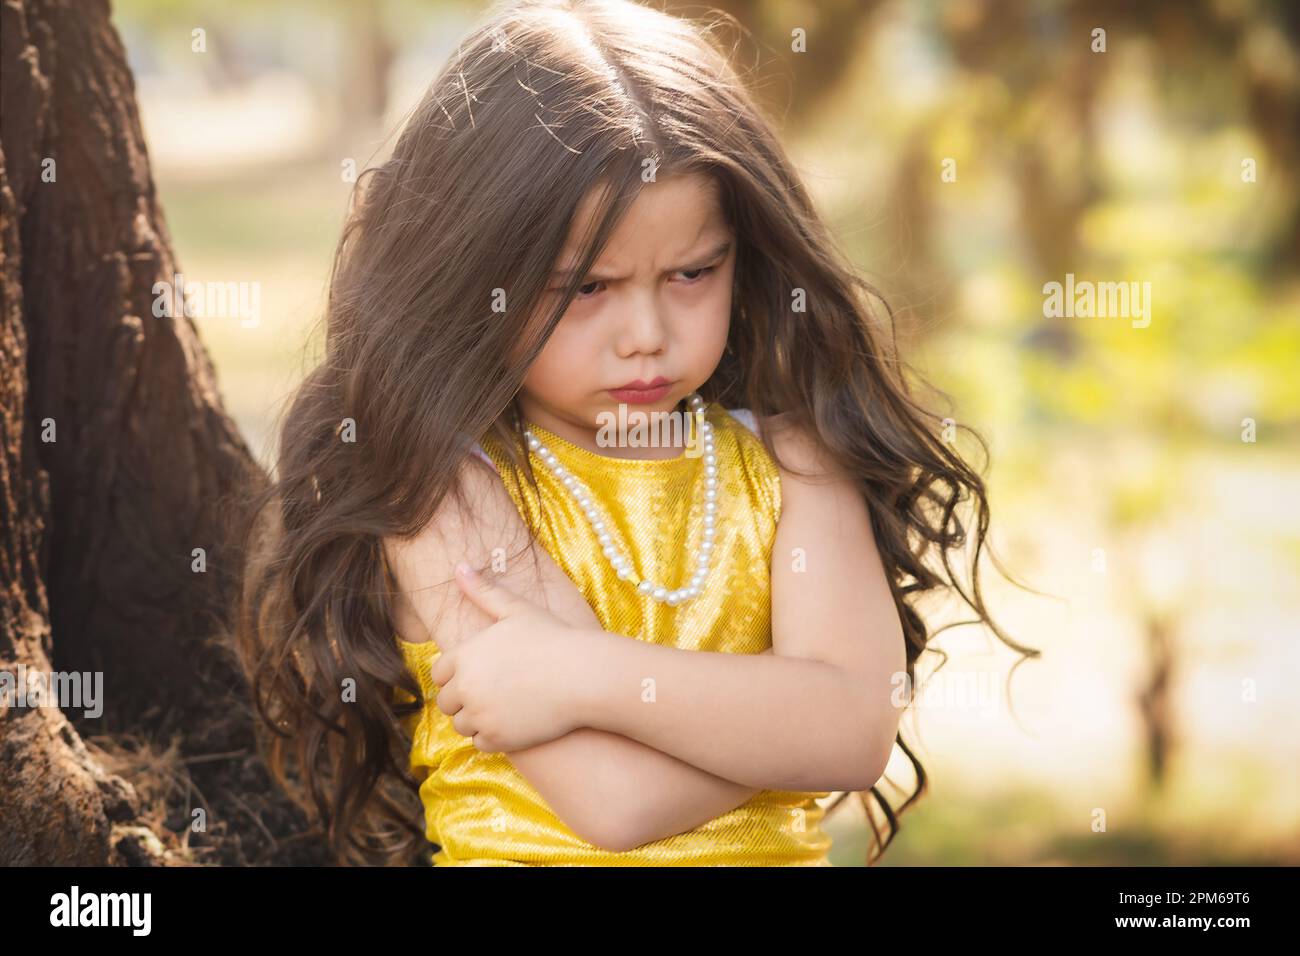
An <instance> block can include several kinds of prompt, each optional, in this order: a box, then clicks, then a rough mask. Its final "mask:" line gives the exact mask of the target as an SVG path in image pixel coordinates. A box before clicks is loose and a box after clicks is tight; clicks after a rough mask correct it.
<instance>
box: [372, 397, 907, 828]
mask: <svg viewBox="0 0 1300 956" xmlns="http://www.w3.org/2000/svg"><path fill="white" fill-rule="evenodd" d="M765 427H771V428H773V443H774V445H775V446H776V448H777V451H778V455H779V457H780V459H781V461H782V463H783V464H786V465H790V464H792V465H794V467H795V468H796V469H797V470H798V471H799V472H801V473H809V475H810V477H805V476H804V475H803V474H795V473H793V472H790V471H787V470H785V468H782V475H781V477H782V499H783V502H782V515H781V520H780V522H779V526H778V529H777V535H776V541H775V543H774V546H773V563H772V633H773V641H772V643H773V647H772V653H764V654H761V655H739V654H720V653H710V652H699V651H685V650H678V649H675V648H670V647H664V646H661V645H653V644H648V643H646V642H642V641H633V640H628V639H627V638H625V637H623V636H621V635H611V634H605V633H604V632H603V631H600V627H599V623H598V622H597V621H596V619H595V615H594V614H593V613H592V611H591V609H590V607H588V606H587V604H586V601H585V600H584V599H583V597H582V595H581V593H580V592H579V591H578V590H577V588H576V587H575V586H574V585H573V583H572V581H570V580H569V578H568V577H567V576H566V575H565V574H564V572H563V571H562V570H561V569H560V568H559V567H558V566H556V565H555V563H554V562H553V561H552V560H551V559H550V558H549V556H548V555H546V554H545V553H544V552H541V549H535V550H536V552H538V553H537V559H538V560H537V563H536V565H535V566H533V565H532V564H531V562H523V563H520V562H512V566H511V568H510V570H509V571H508V572H507V573H506V574H505V575H504V576H503V578H502V583H503V584H505V585H506V586H507V587H508V588H510V589H511V590H513V591H515V592H516V593H519V594H520V595H522V596H525V597H528V598H530V599H532V600H535V601H537V603H539V604H542V605H544V606H546V607H547V608H548V609H549V610H550V611H551V613H553V614H554V615H555V616H557V617H559V618H560V619H561V620H563V621H565V622H566V623H568V624H570V625H572V626H574V627H577V628H581V629H583V630H584V631H588V632H590V633H591V634H592V635H593V640H592V641H591V642H590V646H589V648H587V649H588V650H590V651H591V654H590V656H589V657H588V658H587V659H586V660H585V661H584V665H585V666H586V665H589V667H590V670H589V671H588V673H590V674H591V675H592V679H591V680H587V681H580V682H578V686H577V687H575V689H574V706H575V708H577V709H578V710H579V712H580V714H581V715H582V722H583V724H584V726H581V727H580V728H579V729H578V730H575V731H572V732H570V733H568V734H566V735H564V736H562V737H559V738H556V739H555V740H551V741H547V742H546V743H544V744H539V745H537V746H534V747H530V748H528V749H526V750H519V751H513V752H511V753H509V754H508V756H509V758H510V759H511V761H512V762H513V763H514V764H515V766H516V768H517V769H518V770H519V772H520V773H521V774H522V775H523V776H524V777H525V778H526V779H527V780H528V781H529V782H530V783H531V784H532V785H533V786H534V788H536V789H537V791H538V792H539V793H540V794H541V795H542V796H543V798H544V799H546V801H547V803H548V804H549V805H550V806H551V808H552V809H553V810H554V811H555V813H556V814H557V815H558V816H559V817H560V818H561V819H562V820H564V821H565V823H566V824H567V825H568V826H569V827H570V828H571V829H573V830H574V832H576V833H578V834H579V835H580V836H582V837H583V838H584V839H587V840H588V841H590V842H592V843H595V844H597V845H599V846H603V847H606V848H607V849H611V850H625V849H630V848H632V847H634V846H639V845H641V844H643V843H646V842H649V841H651V840H655V839H660V838H662V837H666V836H670V835H673V834H676V833H681V832H684V831H686V830H689V829H691V828H693V827H695V826H698V825H699V824H701V823H704V822H706V821H708V820H711V819H713V818H714V817H716V816H719V815H720V814H722V813H725V812H726V811H728V810H731V809H733V808H735V807H737V806H740V805H741V804H743V803H744V802H746V801H747V800H748V799H749V798H750V797H751V796H753V795H754V793H756V792H757V791H758V790H760V789H789V790H800V791H817V790H841V789H865V788H867V787H870V786H871V785H872V784H874V783H875V781H876V780H877V779H878V778H879V776H880V774H881V773H882V772H883V769H884V764H885V762H886V760H887V759H888V755H889V751H890V748H891V747H892V743H893V739H894V734H895V732H896V729H897V712H896V711H895V710H894V709H893V708H892V706H891V704H890V679H891V677H892V675H893V674H894V673H896V672H898V671H900V670H902V668H903V666H904V648H903V640H902V632H901V628H900V626H899V622H898V618H897V614H896V612H895V610H894V605H893V601H892V598H891V596H890V593H889V588H888V585H887V583H886V581H885V576H884V572H883V569H882V567H881V563H880V558H879V556H878V554H877V552H876V549H875V545H874V541H873V538H872V535H871V529H870V524H869V521H868V519H867V515H866V509H865V506H864V505H863V503H862V501H861V499H860V497H859V496H858V494H857V492H856V490H855V489H854V488H853V487H852V486H851V484H849V483H848V482H845V481H842V480H839V479H837V478H836V477H835V476H833V475H832V474H831V473H830V472H829V471H828V470H827V469H825V468H823V467H822V466H821V465H820V463H819V462H818V461H817V460H816V456H815V452H814V451H813V447H812V445H811V443H809V442H807V441H805V440H804V439H803V438H802V437H801V436H800V435H798V434H797V433H795V432H794V431H793V430H792V429H783V428H781V427H780V425H779V423H777V422H774V421H772V420H768V422H767V423H765ZM485 467H486V466H482V465H480V464H479V463H478V462H475V461H473V460H471V461H470V462H468V463H467V465H466V469H467V470H466V473H465V480H466V481H468V482H469V483H470V487H469V488H468V489H467V490H468V491H469V499H470V500H472V501H474V502H476V505H475V508H476V511H475V513H474V514H473V515H468V516H465V515H459V514H457V513H455V512H454V511H451V510H446V509H445V513H440V515H439V516H437V517H435V520H434V522H432V523H431V525H430V527H429V528H428V529H426V531H425V532H423V533H422V534H421V535H419V536H417V538H415V539H412V541H410V542H394V541H390V542H386V543H385V544H386V550H387V553H388V555H389V560H390V566H391V567H392V569H393V571H394V574H395V576H396V578H397V581H398V584H399V587H400V588H401V590H402V591H403V592H404V600H402V601H400V602H399V609H398V625H399V630H400V631H401V632H402V634H403V637H405V638H406V639H407V640H420V639H423V638H424V637H427V636H432V637H433V638H434V639H435V640H437V642H438V645H439V647H441V648H448V647H451V646H454V644H455V642H456V641H458V640H460V639H462V638H464V637H467V636H469V635H471V634H473V633H476V632H477V631H479V630H481V629H483V628H484V627H486V626H488V624H490V623H491V619H490V618H488V617H487V615H485V614H484V612H482V611H480V610H478V609H477V608H476V607H474V605H473V604H472V603H471V602H469V601H468V600H466V599H464V598H463V597H462V596H461V595H460V594H459V592H458V589H457V587H456V585H455V583H454V581H453V580H452V567H453V565H454V563H455V561H457V560H461V559H463V558H464V559H468V560H469V561H471V562H472V563H474V564H476V565H477V566H483V565H486V564H487V563H488V561H489V558H490V554H491V551H492V550H493V548H494V547H497V546H501V545H504V544H509V543H511V542H516V543H517V542H518V541H519V540H520V535H521V533H522V534H523V535H524V536H525V539H526V531H524V530H523V524H522V522H521V521H520V519H519V517H518V514H517V513H516V512H515V509H514V506H513V504H512V502H511V501H510V500H509V498H508V497H507V496H506V494H505V491H504V489H503V488H502V487H501V485H500V482H499V480H497V479H496V476H495V475H492V474H491V473H490V472H487V471H485ZM452 542H455V544H454V545H453V544H451V543H452ZM795 549H802V561H803V562H804V564H803V565H802V567H803V569H801V570H796V562H795V561H794V560H793V558H794V555H795V553H796V551H795ZM430 580H433V581H443V582H447V583H446V584H444V585H439V586H437V587H427V586H423V587H416V588H412V587H410V586H409V585H411V584H413V583H416V582H426V581H430ZM426 622H432V626H430V624H428V623H426ZM647 678H649V679H652V680H653V681H654V687H655V695H654V703H647V702H646V700H645V695H644V694H643V688H644V686H645V685H644V684H643V681H644V680H646V679H647Z"/></svg>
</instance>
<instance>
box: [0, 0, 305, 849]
mask: <svg viewBox="0 0 1300 956" xmlns="http://www.w3.org/2000/svg"><path fill="white" fill-rule="evenodd" d="M0 17H3V21H2V26H3V30H2V36H3V39H2V46H0V79H2V81H3V104H2V110H0V260H2V261H0V290H2V294H3V298H2V300H0V302H2V306H0V332H2V334H3V342H4V355H3V363H2V365H0V370H2V373H3V378H2V379H0V411H2V413H3V414H2V418H0V420H2V422H3V434H2V435H0V445H2V446H3V447H2V448H0V454H2V455H3V459H2V463H3V468H2V469H0V500H2V501H3V518H4V521H3V531H2V534H3V550H2V552H0V561H3V570H4V575H3V583H4V594H3V597H2V598H0V624H3V628H2V635H0V680H2V679H3V676H4V675H3V672H9V673H11V674H17V673H18V672H19V671H20V669H21V667H22V666H25V667H26V668H27V670H28V671H39V672H48V671H50V670H51V666H52V667H53V669H54V671H55V673H57V674H69V673H72V672H80V673H81V674H82V675H83V678H87V676H88V675H93V674H94V673H96V672H100V673H102V695H101V696H102V714H100V715H99V716H89V717H87V716H85V715H83V710H84V708H85V706H86V705H84V704H82V705H78V706H76V707H75V708H72V707H68V708H67V709H66V712H63V711H60V710H59V709H57V708H53V707H36V706H31V704H30V702H28V704H27V705H26V706H18V705H17V704H16V702H15V701H14V700H12V699H11V700H10V701H8V703H7V704H6V703H5V702H3V701H0V864H7V865H15V864H18V865H21V864H105V863H107V864H172V863H178V864H184V863H187V862H196V861H212V862H222V863H255V862H275V863H285V862H293V863H302V862H322V861H324V860H325V859H326V857H325V855H324V853H323V850H322V844H321V843H320V841H319V840H317V839H315V835H314V834H312V833H311V832H310V831H309V827H308V825H307V823H306V822H305V818H304V816H303V814H302V813H301V812H300V811H299V810H298V808H297V807H296V806H295V805H293V803H292V802H291V801H290V800H289V799H288V798H287V797H286V796H284V795H283V794H281V793H280V792H279V791H278V790H277V789H276V788H275V787H274V786H273V785H272V784H271V783H270V782H269V778H268V777H267V774H266V772H265V768H264V767H263V765H262V764H261V762H260V760H259V759H258V757H257V747H256V742H255V738H254V732H255V731H254V727H255V723H254V721H253V720H252V717H251V714H250V707H249V703H248V701H249V695H248V693H247V690H246V688H245V686H244V683H243V681H242V678H241V675H240V673H239V670H238V667H237V665H236V663H235V659H234V656H233V654H232V652H231V651H230V650H229V641H228V639H227V630H226V628H227V622H228V613H229V612H228V610H227V608H228V602H229V600H230V596H231V594H232V589H233V587H234V584H235V581H236V575H237V573H238V552H237V544H238V542H237V541H236V540H235V534H234V532H235V531H236V530H237V529H240V528H242V527H243V524H244V521H243V515H242V514H240V512H239V511H238V508H239V502H240V501H242V500H243V496H244V495H245V494H246V493H248V492H249V491H252V490H257V489H258V488H261V487H264V482H265V481H266V477H265V475H264V474H263V473H262V472H261V470H260V468H259V467H258V465H257V464H256V463H255V461H254V459H253V457H252V456H251V454H250V453H249V451H248V448H247V446H246V445H245V443H244V441H243V440H242V439H241V438H240V436H239V434H238V432H237V430H236V429H235V426H234V424H233V423H232V422H231V420H230V419H229V417H228V416H227V415H226V413H225V411H224V410H223V408H222V405H221V401H220V398H219V396H218V394H217V385H216V379H215V375H214V373H213V369H212V366H211V363H210V362H209V359H208V357H207V354H206V352H205V351H204V349H203V346H202V345H201V343H200V342H199V339H198V335H197V332H196V329H195V327H194V323H193V321H192V320H191V319H189V318H185V317H184V316H181V317H179V318H168V317H163V318H158V317H155V316H154V314H153V310H152V305H153V302H154V300H155V298H156V296H155V294H154V292H153V286H154V283H156V282H168V283H170V282H171V280H172V277H173V275H174V274H175V273H177V272H180V271H182V270H180V269H179V267H178V265H177V262H176V260H175V257H174V256H173V254H172V250H171V243H170V238H169V236H168V234H167V228H166V225H165V223H164V221H163V216H162V212H161V210H160V209H159V208H158V205H157V197H156V194H155V190H154V184H153V179H152V175H151V173H150V170H149V163H148V157H147V154H146V151H145V147H144V138H143V135H142V132H141V128H140V123H139V117H138V115H137V110H136V105H135V95H134V81H133V79H132V77H131V74H130V71H129V70H128V68H127V65H126V57H125V53H124V50H123V47H122V43H121V41H120V39H119V38H118V35H117V32H116V31H115V30H114V29H113V27H112V26H111V25H110V23H109V10H108V6H107V4H106V3H104V2H91V0H75V2H74V0H6V2H5V3H4V4H3V7H0ZM196 549H202V551H201V552H199V551H197V550H196ZM0 697H3V688H2V687H0ZM83 738H84V740H83ZM198 810H201V811H202V812H198ZM295 834H296V836H295ZM289 839H291V840H292V841H293V842H291V843H288V844H286V842H285V841H286V840H289Z"/></svg>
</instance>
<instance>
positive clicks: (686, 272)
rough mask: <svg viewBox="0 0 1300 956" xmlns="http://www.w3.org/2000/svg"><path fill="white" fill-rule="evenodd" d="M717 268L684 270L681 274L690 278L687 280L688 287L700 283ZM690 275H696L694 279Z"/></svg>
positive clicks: (706, 267) (707, 267)
mask: <svg viewBox="0 0 1300 956" xmlns="http://www.w3.org/2000/svg"><path fill="white" fill-rule="evenodd" d="M716 268H717V266H705V267H704V268H702V269H682V270H681V272H680V274H681V275H684V276H688V278H687V279H686V284H687V285H694V284H695V283H696V282H699V281H700V280H701V279H703V278H704V277H705V276H706V275H708V274H709V273H710V272H712V271H713V270H714V269H716ZM690 273H695V275H694V276H693V277H692V276H690Z"/></svg>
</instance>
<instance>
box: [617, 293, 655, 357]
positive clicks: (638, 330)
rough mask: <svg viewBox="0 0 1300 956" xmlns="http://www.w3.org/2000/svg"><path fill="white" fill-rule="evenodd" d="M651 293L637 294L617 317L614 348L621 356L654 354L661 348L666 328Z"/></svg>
mask: <svg viewBox="0 0 1300 956" xmlns="http://www.w3.org/2000/svg"><path fill="white" fill-rule="evenodd" d="M659 308H660V307H659V303H658V302H657V301H656V300H655V297H654V296H653V295H649V294H645V295H637V296H634V297H633V298H632V300H631V301H629V302H628V303H627V306H626V309H625V311H624V312H623V314H622V315H621V316H620V318H619V329H618V340H617V342H616V346H615V347H616V350H617V352H618V354H619V356H620V357H621V358H627V357H628V356H631V355H636V354H639V353H645V354H654V353H655V352H660V351H662V350H663V347H664V345H665V341H666V338H667V328H666V327H665V325H664V321H663V317H662V316H661V315H660V314H659Z"/></svg>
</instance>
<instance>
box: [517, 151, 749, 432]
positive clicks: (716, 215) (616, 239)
mask: <svg viewBox="0 0 1300 956" xmlns="http://www.w3.org/2000/svg"><path fill="white" fill-rule="evenodd" d="M591 205H592V197H591V196H588V197H587V198H586V199H585V200H584V201H583V203H582V204H581V205H580V206H579V207H578V210H577V215H576V216H575V222H574V225H573V228H572V229H571V230H570V236H569V242H568V244H567V245H566V247H565V250H564V252H563V253H562V254H561V255H560V259H559V262H558V263H557V264H556V270H557V271H556V272H555V273H553V274H552V277H551V280H550V283H549V285H548V287H547V293H546V298H545V300H544V301H543V302H542V303H541V305H540V308H541V309H547V308H553V307H554V303H555V298H556V297H557V296H558V295H559V294H560V293H561V292H562V291H563V288H564V282H565V279H566V278H567V277H566V276H565V275H563V274H562V273H563V272H564V270H566V269H569V268H571V267H572V266H574V265H576V264H577V262H576V258H577V257H576V252H575V248H574V247H575V245H576V243H575V241H574V237H575V236H580V235H581V234H582V231H583V230H584V229H585V228H586V227H587V226H588V225H589V218H588V217H589V216H590V215H591V208H590V207H591ZM735 263H736V250H735V237H734V234H733V233H732V231H731V229H730V228H729V227H728V226H727V224H726V221H725V218H724V216H723V213H722V208H721V206H720V205H719V203H718V197H717V184H716V183H715V181H714V180H713V179H712V178H711V177H709V176H706V175H703V174H689V175H676V176H669V177H665V178H664V179H662V180H659V181H657V182H652V183H647V184H646V185H645V186H644V187H642V189H641V192H640V193H639V194H638V196H637V198H636V200H635V201H634V202H633V203H632V205H631V207H630V208H629V209H628V213H627V215H626V216H625V217H624V219H623V221H622V222H620V223H619V225H618V228H617V229H616V230H615V231H614V233H613V234H612V235H611V237H610V240H609V243H608V244H607V246H606V247H605V250H604V252H603V253H602V254H601V256H600V257H599V258H598V259H597V260H596V262H595V264H594V265H593V267H592V269H591V271H590V272H589V273H588V274H587V275H586V276H584V277H583V281H584V284H583V285H582V286H581V287H580V288H579V289H578V292H577V296H576V297H575V298H574V300H573V302H572V303H570V305H569V308H568V310H567V311H566V312H565V313H564V316H563V317H562V318H561V319H560V321H559V324H558V325H556V327H555V331H554V332H553V333H552V335H551V337H550V338H549V339H548V340H547V342H546V345H545V346H544V347H543V349H542V352H541V354H540V355H538V357H537V359H536V361H534V362H533V364H532V366H531V367H530V368H529V370H528V373H527V375H526V376H525V377H524V382H523V388H522V390H521V392H520V395H519V404H520V410H521V411H522V412H523V415H524V418H525V419H526V420H528V421H531V422H534V423H536V424H538V425H540V426H541V427H543V428H545V429H548V430H550V431H552V432H554V433H555V434H557V435H560V436H561V437H563V438H567V439H568V440H570V441H572V442H574V443H575V444H579V445H582V446H584V447H587V448H590V449H593V450H595V448H596V445H595V433H596V430H597V429H598V428H599V427H600V420H599V419H598V418H597V416H598V415H599V414H600V413H601V412H605V411H609V412H614V413H615V414H617V412H618V406H619V404H620V402H623V403H626V404H627V406H628V412H629V413H635V412H644V413H651V412H655V411H672V410H673V408H674V407H675V406H676V405H677V403H678V402H679V401H681V400H682V399H683V398H685V397H686V396H687V395H689V394H690V393H691V392H693V391H695V390H696V389H698V388H699V387H700V386H701V385H702V384H704V382H705V381H707V380H708V378H709V376H710V375H712V374H713V370H714V369H715V368H717V365H718V362H719V360H720V359H721V358H722V353H723V351H724V349H725V348H726V345H727V329H728V326H729V325H730V320H731V290H732V280H733V276H734V272H735ZM659 381H662V382H665V383H666V387H665V388H661V389H659V390H658V391H657V392H643V393H640V394H638V393H637V392H635V391H632V392H620V391H619V390H620V389H622V388H624V387H625V386H627V385H629V383H631V384H633V385H634V386H635V385H637V384H639V385H648V384H651V383H655V382H659ZM602 453H606V454H609V453H610V452H609V451H608V450H604V449H602ZM665 453H666V454H665ZM614 454H619V455H629V454H630V455H633V456H637V457H672V456H674V455H676V454H677V452H676V451H674V450H672V449H665V448H663V447H658V448H653V447H652V448H636V449H623V450H621V451H618V452H614Z"/></svg>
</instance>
